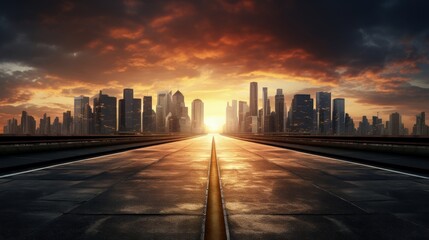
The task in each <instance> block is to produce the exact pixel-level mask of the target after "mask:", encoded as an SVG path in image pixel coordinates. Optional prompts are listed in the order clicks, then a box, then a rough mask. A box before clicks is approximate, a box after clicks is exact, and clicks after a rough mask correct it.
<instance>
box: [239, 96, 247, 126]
mask: <svg viewBox="0 0 429 240" xmlns="http://www.w3.org/2000/svg"><path fill="white" fill-rule="evenodd" d="M247 112H249V106H248V105H247V102H245V101H239V102H238V131H239V132H245V130H246V129H247V128H246V127H245V122H246V113H247Z"/></svg>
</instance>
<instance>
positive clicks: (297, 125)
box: [290, 94, 314, 134]
mask: <svg viewBox="0 0 429 240" xmlns="http://www.w3.org/2000/svg"><path fill="white" fill-rule="evenodd" d="M313 115H314V111H313V99H312V98H311V97H310V95H309V94H296V95H295V96H294V97H293V99H292V105H291V108H290V128H291V132H294V133H306V134H310V133H311V132H312V131H313Z"/></svg>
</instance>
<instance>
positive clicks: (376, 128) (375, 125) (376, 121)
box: [372, 116, 384, 136]
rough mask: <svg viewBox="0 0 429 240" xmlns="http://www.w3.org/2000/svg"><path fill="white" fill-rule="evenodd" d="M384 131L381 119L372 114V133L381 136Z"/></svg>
mask: <svg viewBox="0 0 429 240" xmlns="http://www.w3.org/2000/svg"><path fill="white" fill-rule="evenodd" d="M383 133H384V126H383V119H381V118H379V117H378V116H372V135H374V136H381V135H383Z"/></svg>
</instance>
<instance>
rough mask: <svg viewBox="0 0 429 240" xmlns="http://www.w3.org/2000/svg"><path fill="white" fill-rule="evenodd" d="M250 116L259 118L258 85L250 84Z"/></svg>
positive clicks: (255, 83)
mask: <svg viewBox="0 0 429 240" xmlns="http://www.w3.org/2000/svg"><path fill="white" fill-rule="evenodd" d="M249 102H250V116H258V83H257V82H251V83H250V98H249Z"/></svg>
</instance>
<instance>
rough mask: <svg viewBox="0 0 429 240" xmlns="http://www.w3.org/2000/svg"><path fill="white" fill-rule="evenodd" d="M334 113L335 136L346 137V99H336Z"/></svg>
mask: <svg viewBox="0 0 429 240" xmlns="http://www.w3.org/2000/svg"><path fill="white" fill-rule="evenodd" d="M333 105H334V108H333V111H332V133H333V134H334V135H344V134H345V132H346V125H345V124H346V122H345V119H344V117H345V101H344V98H335V99H334V101H333Z"/></svg>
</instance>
